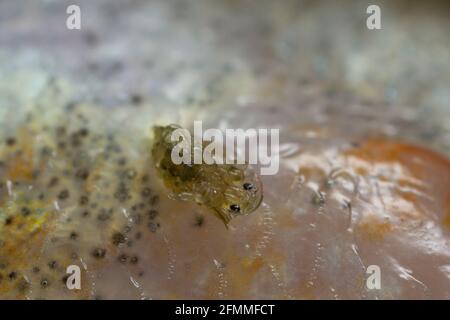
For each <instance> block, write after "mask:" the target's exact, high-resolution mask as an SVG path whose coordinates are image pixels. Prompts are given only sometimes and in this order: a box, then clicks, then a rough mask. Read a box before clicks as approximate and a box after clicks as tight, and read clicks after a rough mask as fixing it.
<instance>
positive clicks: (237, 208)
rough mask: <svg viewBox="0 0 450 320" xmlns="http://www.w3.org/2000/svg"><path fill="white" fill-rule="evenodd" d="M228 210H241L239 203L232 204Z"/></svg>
mask: <svg viewBox="0 0 450 320" xmlns="http://www.w3.org/2000/svg"><path fill="white" fill-rule="evenodd" d="M230 210H231V211H233V212H239V211H241V207H239V205H237V204H232V205H231V206H230Z"/></svg>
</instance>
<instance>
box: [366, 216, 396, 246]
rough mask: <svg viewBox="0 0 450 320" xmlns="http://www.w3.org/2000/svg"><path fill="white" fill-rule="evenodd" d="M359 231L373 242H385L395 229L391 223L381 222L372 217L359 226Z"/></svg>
mask: <svg viewBox="0 0 450 320" xmlns="http://www.w3.org/2000/svg"><path fill="white" fill-rule="evenodd" d="M358 230H359V231H361V233H362V234H363V235H364V236H365V237H367V238H369V239H371V240H383V239H384V237H385V236H386V235H387V234H388V233H390V232H391V231H392V230H393V227H392V225H391V224H390V223H389V222H387V221H380V219H379V218H377V217H376V216H374V215H370V216H368V217H366V218H365V219H364V221H362V222H361V223H360V224H359V225H358Z"/></svg>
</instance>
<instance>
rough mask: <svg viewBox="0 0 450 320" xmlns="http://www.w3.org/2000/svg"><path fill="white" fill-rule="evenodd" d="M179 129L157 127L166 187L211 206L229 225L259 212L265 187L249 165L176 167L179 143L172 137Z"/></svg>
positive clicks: (155, 150) (156, 147)
mask: <svg viewBox="0 0 450 320" xmlns="http://www.w3.org/2000/svg"><path fill="white" fill-rule="evenodd" d="M179 128H180V127H179V126H177V125H168V126H155V127H154V128H153V131H154V142H153V146H152V158H153V161H154V164H155V167H156V170H157V172H158V174H159V175H160V176H161V178H162V179H163V181H164V184H165V186H166V187H167V188H168V189H170V191H172V192H173V194H174V195H175V196H176V197H177V198H179V199H182V200H189V201H194V202H196V203H198V204H200V205H203V206H205V207H207V208H208V209H210V210H211V211H212V212H213V213H214V214H215V215H216V216H217V217H218V218H220V219H221V220H222V221H223V222H224V223H225V225H228V223H229V222H230V221H231V219H232V218H233V217H235V216H238V215H246V214H249V213H251V212H253V211H255V210H256V209H257V208H258V207H259V205H260V204H261V201H262V198H263V195H262V184H261V182H260V180H259V178H258V176H257V175H256V173H254V172H252V171H250V170H249V169H248V168H247V166H246V165H236V164H216V163H213V164H205V163H202V164H185V163H181V164H175V163H174V162H173V161H172V157H171V155H172V150H173V148H174V147H175V146H176V145H177V141H172V139H171V136H172V133H173V132H174V131H175V130H176V129H179ZM191 152H192V153H193V152H194V150H193V148H192V150H191Z"/></svg>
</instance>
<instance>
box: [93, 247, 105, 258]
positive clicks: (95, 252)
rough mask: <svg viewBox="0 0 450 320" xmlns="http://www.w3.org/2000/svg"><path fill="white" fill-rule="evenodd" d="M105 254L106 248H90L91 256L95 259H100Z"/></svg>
mask: <svg viewBox="0 0 450 320" xmlns="http://www.w3.org/2000/svg"><path fill="white" fill-rule="evenodd" d="M105 255H106V249H103V248H95V249H94V250H92V256H93V257H94V258H97V259H102V258H104V257H105Z"/></svg>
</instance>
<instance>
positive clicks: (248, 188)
mask: <svg viewBox="0 0 450 320" xmlns="http://www.w3.org/2000/svg"><path fill="white" fill-rule="evenodd" d="M242 186H243V187H244V189H245V190H247V191H249V190H252V189H253V188H254V186H253V184H251V183H249V182H246V183H244V184H243V185H242Z"/></svg>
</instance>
